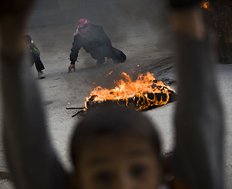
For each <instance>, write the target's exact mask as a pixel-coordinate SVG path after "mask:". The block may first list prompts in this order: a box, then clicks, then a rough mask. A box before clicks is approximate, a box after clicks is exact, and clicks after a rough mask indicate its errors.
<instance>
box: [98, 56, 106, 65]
mask: <svg viewBox="0 0 232 189" xmlns="http://www.w3.org/2000/svg"><path fill="white" fill-rule="evenodd" d="M104 62H105V57H103V56H99V57H97V63H96V65H97V66H100V65H102V64H103V63H104Z"/></svg>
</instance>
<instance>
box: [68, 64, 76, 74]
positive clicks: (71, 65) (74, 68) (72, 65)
mask: <svg viewBox="0 0 232 189" xmlns="http://www.w3.org/2000/svg"><path fill="white" fill-rule="evenodd" d="M72 70H73V71H74V72H75V71H76V67H75V64H70V66H69V67H68V72H69V73H70V72H71V71H72Z"/></svg>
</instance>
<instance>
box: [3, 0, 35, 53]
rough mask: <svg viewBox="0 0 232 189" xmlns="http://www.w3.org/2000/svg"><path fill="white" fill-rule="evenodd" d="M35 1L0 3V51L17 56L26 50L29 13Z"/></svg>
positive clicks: (22, 0)
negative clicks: (25, 39)
mask: <svg viewBox="0 0 232 189" xmlns="http://www.w3.org/2000/svg"><path fill="white" fill-rule="evenodd" d="M33 3H34V0H1V1H0V29H1V31H0V41H1V46H0V49H1V51H3V52H4V53H7V54H8V53H10V54H11V55H16V54H19V53H21V52H22V50H23V49H24V48H23V47H24V43H23V36H24V34H25V31H24V30H25V25H26V21H27V17H28V13H29V12H30V9H31V7H32V5H33Z"/></svg>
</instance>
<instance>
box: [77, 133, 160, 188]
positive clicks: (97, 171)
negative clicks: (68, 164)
mask: <svg viewBox="0 0 232 189" xmlns="http://www.w3.org/2000/svg"><path fill="white" fill-rule="evenodd" d="M82 149H83V150H81V155H80V157H79V158H80V159H79V162H78V165H79V170H77V172H76V174H75V175H76V176H75V178H74V179H76V180H75V182H77V183H78V185H77V184H76V185H77V186H79V187H80V188H81V189H157V188H159V186H160V184H161V173H160V167H159V165H158V161H157V156H156V154H155V152H154V150H153V149H152V146H151V145H150V144H149V143H148V141H146V140H144V139H139V138H137V137H127V136H123V137H115V136H103V137H99V138H97V139H96V140H94V142H89V144H86V145H84V147H83V148H82Z"/></svg>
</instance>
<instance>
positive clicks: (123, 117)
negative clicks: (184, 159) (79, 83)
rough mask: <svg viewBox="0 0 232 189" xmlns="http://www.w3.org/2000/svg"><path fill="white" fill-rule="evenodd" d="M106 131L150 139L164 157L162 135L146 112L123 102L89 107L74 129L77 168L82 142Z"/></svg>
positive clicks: (158, 154)
mask: <svg viewBox="0 0 232 189" xmlns="http://www.w3.org/2000/svg"><path fill="white" fill-rule="evenodd" d="M105 135H113V136H117V135H118V136H120V135H128V136H131V135H132V136H136V137H137V136H138V137H141V138H143V139H145V140H148V142H149V143H150V144H151V145H152V147H153V149H154V152H155V153H156V154H157V158H158V160H160V161H161V145H160V140H159V135H158V133H157V131H156V130H155V128H154V124H153V123H152V122H151V121H150V120H149V119H148V118H147V117H146V116H144V115H143V114H142V113H141V112H136V111H134V110H129V109H128V108H123V107H120V106H100V107H98V108H94V109H92V110H89V111H88V114H87V115H86V116H85V117H84V118H83V119H82V120H81V121H80V122H79V123H78V124H77V126H76V128H75V130H74V132H73V136H72V140H71V149H70V153H71V154H70V156H71V161H72V163H73V165H74V167H75V168H78V156H79V154H80V153H81V148H82V146H83V145H84V144H86V143H87V142H88V141H94V140H96V139H97V138H99V137H101V136H105Z"/></svg>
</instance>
